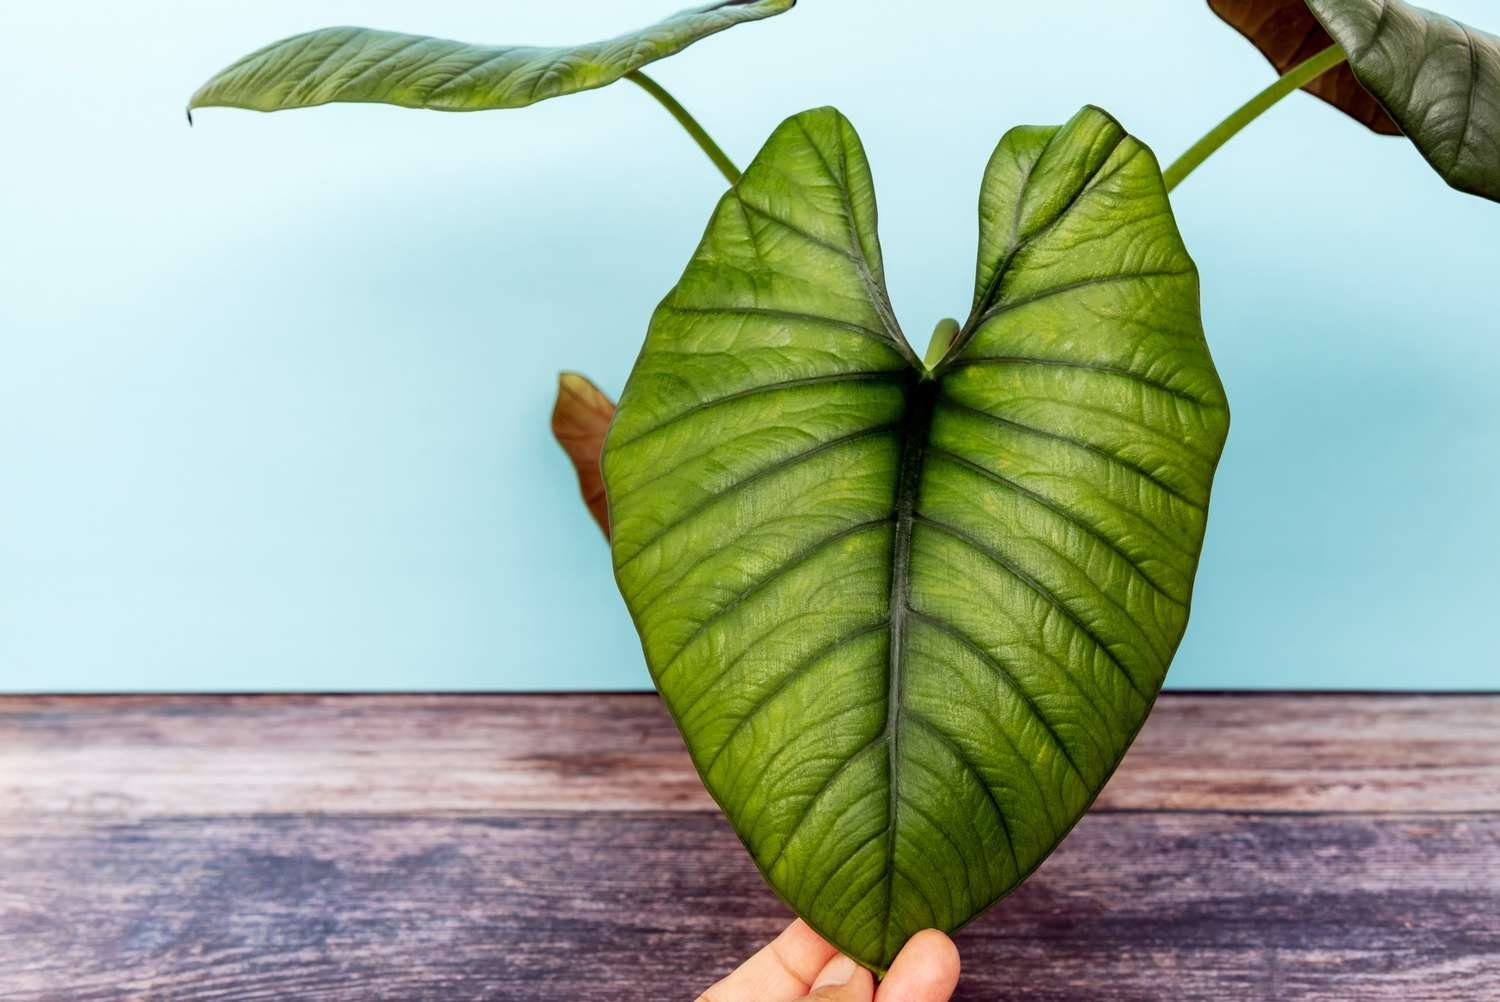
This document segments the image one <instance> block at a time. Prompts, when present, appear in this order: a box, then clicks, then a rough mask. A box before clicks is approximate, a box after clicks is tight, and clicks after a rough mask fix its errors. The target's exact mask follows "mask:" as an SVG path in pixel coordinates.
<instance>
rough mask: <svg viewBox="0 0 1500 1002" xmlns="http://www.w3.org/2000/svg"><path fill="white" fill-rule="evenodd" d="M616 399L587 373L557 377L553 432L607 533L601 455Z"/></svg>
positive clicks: (593, 514)
mask: <svg viewBox="0 0 1500 1002" xmlns="http://www.w3.org/2000/svg"><path fill="white" fill-rule="evenodd" d="M614 416H615V405H614V401H612V400H610V399H609V397H607V396H605V395H604V391H603V390H601V389H599V387H597V386H595V385H594V384H593V382H592V381H590V380H589V379H588V377H586V376H581V375H579V374H578V373H576V372H564V373H563V374H562V375H560V376H559V377H558V379H557V401H556V402H555V403H554V404H553V405H552V435H553V437H554V438H556V439H557V444H558V445H560V446H562V447H563V451H564V452H566V453H567V454H568V458H569V459H570V460H572V462H573V469H574V470H576V471H577V472H578V491H579V493H580V494H582V495H583V503H584V504H585V505H587V506H588V509H589V514H590V515H592V516H594V521H595V522H596V523H598V525H599V528H600V529H602V530H604V535H605V536H606V537H608V536H609V506H608V505H607V504H606V503H605V500H604V475H603V473H601V472H600V469H599V456H600V455H601V453H602V452H603V451H604V436H605V433H606V432H608V431H609V423H610V421H612V420H614Z"/></svg>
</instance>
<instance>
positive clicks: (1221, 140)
mask: <svg viewBox="0 0 1500 1002" xmlns="http://www.w3.org/2000/svg"><path fill="white" fill-rule="evenodd" d="M1347 58H1348V56H1346V55H1345V54H1344V50H1343V49H1341V48H1339V47H1338V46H1337V45H1331V46H1329V47H1328V48H1326V49H1324V50H1323V51H1322V52H1320V53H1318V54H1317V55H1316V56H1313V57H1312V58H1311V59H1308V60H1307V61H1306V62H1301V63H1298V64H1297V65H1296V66H1293V67H1292V68H1291V69H1290V70H1287V72H1286V76H1284V77H1282V78H1281V79H1280V80H1277V81H1276V82H1275V83H1273V84H1272V85H1271V86H1269V87H1267V88H1266V89H1265V90H1263V91H1261V92H1260V93H1259V94H1257V95H1255V96H1254V97H1252V98H1251V99H1250V100H1248V101H1246V102H1245V103H1244V104H1243V105H1241V106H1240V107H1239V108H1238V109H1236V110H1235V112H1234V114H1232V115H1230V116H1229V117H1228V118H1226V119H1224V121H1222V122H1220V123H1219V124H1218V125H1216V126H1214V127H1213V128H1212V129H1210V130H1209V132H1208V134H1207V135H1206V136H1204V137H1203V138H1202V139H1200V140H1198V141H1197V142H1196V143H1194V144H1193V145H1192V146H1190V147H1189V148H1188V151H1187V152H1186V153H1184V154H1183V155H1182V156H1180V157H1178V158H1177V161H1176V162H1175V163H1173V164H1172V166H1170V167H1168V168H1167V169H1166V172H1165V173H1164V174H1162V177H1163V178H1165V179H1166V182H1167V190H1168V191H1171V190H1172V189H1173V188H1175V187H1177V186H1178V185H1179V184H1181V183H1182V179H1183V178H1185V177H1187V176H1188V175H1189V174H1191V173H1192V172H1193V169H1194V168H1196V167H1197V166H1198V165H1199V164H1201V163H1202V162H1203V161H1205V160H1207V159H1208V158H1209V157H1210V156H1212V155H1213V152H1214V151H1215V150H1217V149H1218V148H1219V147H1220V146H1223V145H1224V144H1225V143H1227V142H1229V140H1231V139H1233V138H1234V137H1235V135H1236V134H1237V133H1238V132H1239V131H1240V130H1241V129H1243V128H1244V127H1245V126H1247V125H1249V124H1250V123H1251V122H1253V121H1255V120H1256V119H1257V118H1259V117H1260V116H1261V115H1262V114H1264V113H1265V112H1266V110H1267V109H1269V108H1270V107H1271V106H1272V105H1274V104H1275V103H1276V102H1277V101H1280V100H1281V99H1282V98H1284V97H1286V96H1287V95H1288V94H1290V93H1292V92H1293V91H1296V90H1301V89H1302V88H1303V87H1305V86H1307V85H1308V84H1310V83H1312V82H1313V81H1314V80H1316V79H1317V78H1318V77H1320V76H1322V75H1323V74H1324V73H1327V72H1328V71H1329V70H1331V69H1333V68H1334V67H1335V66H1337V65H1339V64H1340V63H1342V62H1343V61H1344V60H1345V59H1347Z"/></svg>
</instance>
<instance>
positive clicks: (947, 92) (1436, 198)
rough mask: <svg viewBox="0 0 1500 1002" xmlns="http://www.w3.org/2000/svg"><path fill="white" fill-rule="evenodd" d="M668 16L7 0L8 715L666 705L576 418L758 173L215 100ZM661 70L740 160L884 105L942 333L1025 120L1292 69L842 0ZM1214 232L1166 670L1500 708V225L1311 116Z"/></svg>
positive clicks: (1273, 135) (603, 140)
mask: <svg viewBox="0 0 1500 1002" xmlns="http://www.w3.org/2000/svg"><path fill="white" fill-rule="evenodd" d="M673 2H674V0H665V6H664V4H663V2H662V0H651V2H641V0H630V2H622V0H570V2H569V3H567V4H536V3H521V2H519V0H486V2H482V3H481V2H478V0H427V2H424V3H421V4H414V3H410V2H395V0H362V2H357V3H356V2H333V0H296V2H293V0H260V2H257V3H254V4H248V3H242V2H229V0H219V2H207V0H194V2H192V3H187V2H182V0H179V2H164V0H152V2H145V0H143V2H138V3H132V4H106V3H103V2H90V3H82V4H80V3H68V4H42V3H29V4H22V3H14V4H5V5H3V6H0V37H4V38H5V39H6V40H7V45H6V57H5V61H4V64H3V68H0V78H3V83H4V86H3V87H0V120H3V122H4V123H5V125H4V134H5V139H4V141H3V147H4V149H3V152H0V158H3V163H4V167H3V181H4V184H3V186H0V227H3V239H0V344H3V346H4V355H3V362H0V475H3V481H0V688H4V689H12V690H38V689H41V690H74V689H105V690H118V689H239V690H246V689H251V690H253V689H362V688H371V689H386V688H400V689H439V688H455V689H483V688H506V689H522V688H542V689H559V688H590V689H600V688H630V687H640V686H645V685H647V684H648V679H647V676H646V673H645V670H644V668H643V667H642V662H641V657H640V651H639V647H638V645H637V642H636V639H635V637H634V635H633V633H632V630H631V627H630V624H629V621H628V619H627V617H626V614H625V611H624V609H623V607H622V605H621V603H620V600H619V598H618V596H617V594H616V592H615V590H614V586H613V583H612V580H611V577H610V573H609V568H608V560H607V558H606V552H605V547H604V544H603V542H602V541H601V540H600V538H599V537H598V534H597V532H596V530H595V529H594V527H593V525H592V523H591V522H590V521H589V519H588V517H587V515H586V514H585V512H584V510H583V507H582V505H581V504H580V503H579V502H578V500H577V498H576V494H575V487H574V483H573V475H572V472H571V470H570V469H569V467H568V466H567V464H566V462H565V460H564V459H563V457H562V455H561V453H560V452H559V451H558V450H557V448H556V447H555V446H554V444H553V443H552V441H551V439H550V437H549V435H548V432H547V416H548V412H549V408H550V404H551V401H552V394H553V388H554V378H555V373H556V372H557V370H559V369H562V368H579V369H582V370H584V371H586V372H588V373H590V374H592V375H593V376H595V377H596V378H597V379H598V380H599V381H600V382H601V383H602V384H603V385H604V386H605V387H606V388H608V389H609V390H610V391H611V392H615V391H618V389H619V387H620V385H621V383H622V381H623V379H624V377H625V375H626V373H627V371H628V369H629V366H630V364H631V361H632V359H633V357H634V354H635V352H636V349H637V347H638V345H639V342H640V339H641V337H642V334H643V331H644V326H645V322H646V319H647V317H648V315H649V313H650V311H651V308H652V307H653V305H654V304H655V302H656V301H657V300H658V299H659V298H660V297H661V296H662V295H663V294H664V293H665V291H666V290H667V289H668V288H669V287H670V286H671V285H672V283H673V282H674V281H675V279H676V276H677V275H678V273H679V272H680V270H681V268H682V266H683V265H684V264H685V262H686V260H687V257H688V255H689V253H690V252H691V250H692V248H693V246H694V244H695V243H696V241H697V239H698V236H699V235H700V233H701V230H702V227H703V225H704V223H705V221H706V219H707V215H708V212H709V209H710V207H711V206H712V204H713V202H714V200H715V198H716V196H717V195H718V193H719V191H720V190H721V186H722V185H721V181H720V178H719V177H718V175H717V174H716V173H715V172H714V171H713V170H712V169H711V168H710V166H709V165H708V163H707V162H706V161H705V160H704V159H703V158H702V157H701V155H700V154H699V153H698V151H697V150H696V149H695V148H694V147H693V146H691V145H690V143H689V141H688V140H687V139H686V138H685V136H683V135H682V134H681V133H680V132H679V131H678V129H677V127H676V126H675V125H674V124H673V122H672V121H671V120H670V119H669V118H668V117H667V116H666V115H665V114H663V113H662V112H661V111H660V109H658V108H657V107H656V106H655V105H653V104H652V103H651V102H650V101H649V100H648V99H647V98H646V97H645V95H643V94H642V93H640V92H639V91H637V90H636V89H635V88H633V87H630V86H628V85H622V86H619V87H612V88H608V89H605V90H601V91H595V92H593V93H590V94H586V95H582V96H579V97H573V98H569V99H565V100H560V101H552V102H547V103H544V104H541V105H538V106H535V107H533V108H530V109H526V110H521V111H506V112H492V113H485V114H473V115H443V114H435V113H419V112H408V111H400V110H396V109H390V108H382V107H329V108H321V109H317V110H314V111H308V112H298V113H289V114H282V115H274V116H262V115H256V114H252V113H247V112H236V111H224V110H207V111H204V112H202V113H201V114H200V115H199V116H198V125H197V127H196V128H193V129H189V128H188V126H187V124H186V122H185V121H184V120H183V115H182V107H183V104H184V101H185V99H186V97H187V95H188V94H189V93H190V92H191V91H192V89H193V88H194V87H195V86H196V85H197V84H198V83H199V82H201V81H202V80H203V79H204V78H206V77H207V76H208V75H209V74H210V73H212V72H213V71H215V70H217V69H218V68H219V67H221V66H222V65H224V64H225V63H227V62H229V61H230V60H231V59H233V58H234V57H236V56H238V55H239V54H241V53H242V52H244V51H246V50H248V49H250V48H252V47H255V46H258V45H260V44H262V43H264V42H267V41H270V40H272V39H274V38H277V37H279V36H282V35H285V34H289V33H292V32H296V31H301V30H304V29H308V28H313V27H318V26H322V25H325V24H338V23H363V24H370V25H377V26H381V27H388V28H394V29H402V30H409V31H420V32H426V33H434V34H443V35H449V36H454V37H459V38H465V39H471V40H492V41H520V42H549V41H570V40H583V39H586V38H591V37H600V36H603V35H605V34H609V33H613V32H615V31H619V30H624V29H628V28H632V27H635V26H637V25H639V24H642V23H645V22H647V21H650V20H653V19H654V18H655V17H656V16H657V15H659V14H662V13H665V12H666V10H667V9H670V8H671V7H672V5H673ZM1445 9H1446V10H1447V11H1448V12H1449V13H1451V14H1453V15H1455V16H1457V17H1460V18H1464V19H1468V20H1471V21H1472V22H1474V23H1475V24H1476V25H1479V26H1482V27H1488V28H1490V29H1492V30H1493V29H1496V28H1500V20H1497V16H1496V13H1495V10H1494V7H1493V4H1492V3H1490V2H1487V0H1448V3H1447V4H1446V7H1445ZM654 72H656V73H657V76H658V77H659V79H661V80H662V81H663V82H664V83H665V84H666V85H667V86H669V87H671V88H673V89H674V90H676V91H677V93H678V95H679V96H680V97H681V98H682V99H683V100H684V102H685V103H687V104H688V106H689V107H690V108H692V109H693V110H694V111H695V112H697V113H698V114H699V117H700V118H701V119H702V120H703V121H704V122H705V124H706V125H707V126H708V127H709V128H710V129H712V130H713V131H714V132H715V133H716V134H717V135H718V136H719V138H720V140H721V142H722V143H723V144H724V145H725V147H726V148H727V149H728V150H729V151H730V152H731V153H732V154H733V155H734V156H735V157H736V158H737V159H739V160H740V161H741V162H742V163H743V162H745V161H747V160H748V159H749V158H750V156H751V155H753V153H754V152H755V150H756V148H757V147H758V145H759V142H760V140H761V139H762V138H763V137H764V136H765V135H766V134H767V133H768V132H769V131H770V130H771V128H772V127H773V126H774V125H775V124H776V123H777V122H778V121H779V120H781V119H782V118H783V117H785V116H786V115H788V114H790V113H793V112H795V111H797V110H800V109H802V108H805V107H809V106H812V105H817V104H825V103H827V104H835V105H837V106H839V107H840V108H841V109H842V110H843V111H844V112H845V113H846V114H848V115H849V117H850V118H851V119H852V120H853V121H854V123H855V124H856V126H857V127H858V128H859V130H860V132H861V134H862V136H863V138H864V141H865V143H866V146H867V147H868V151H869V155H870V159H871V162H872V164H873V167H874V172H875V177H876V183H877V187H878V192H879V196H880V198H881V228H882V237H883V241H884V246H885V249H886V262H887V267H888V271H889V273H890V281H891V291H892V294H893V297H894V300H895V304H896V307H897V310H898V312H899V314H900V316H901V317H902V319H903V323H904V325H905V327H906V329H907V330H909V331H915V332H921V333H922V334H923V335H925V333H926V332H927V331H928V330H930V329H931V325H932V323H933V322H934V321H935V320H937V319H938V318H939V317H942V316H946V315H951V314H961V312H962V310H963V309H964V307H965V305H966V303H967V302H968V298H969V293H970V283H971V281H972V277H971V276H972V274H973V253H974V231H975V222H974V216H975V201H976V197H977V186H978V181H979V176H980V172H981V170H982V168H983V166H984V163H985V160H986V158H987V156H988V154H989V152H990V150H991V148H992V147H993V145H994V143H995V141H996V140H997V139H998V138H999V136H1000V134H1001V133H1002V132H1003V131H1004V130H1005V129H1006V128H1008V127H1009V126H1011V125H1015V124H1018V123H1055V122H1059V121H1062V120H1063V119H1065V118H1067V117H1068V116H1069V115H1070V114H1072V112H1073V111H1074V110H1076V108H1077V107H1078V105H1080V104H1081V103H1084V102H1094V103H1098V104H1101V105H1103V106H1105V107H1107V108H1108V109H1109V110H1111V111H1112V112H1113V113H1114V114H1116V115H1117V116H1118V117H1119V118H1120V119H1121V120H1122V121H1123V122H1124V123H1125V124H1126V126H1127V127H1128V128H1130V129H1131V130H1132V131H1134V132H1135V133H1136V134H1137V135H1139V136H1141V137H1142V138H1143V139H1145V140H1146V141H1147V142H1148V143H1150V144H1151V145H1152V146H1153V147H1154V148H1155V149H1157V150H1158V152H1159V153H1160V155H1161V156H1162V158H1163V159H1164V160H1166V159H1170V158H1171V157H1173V156H1175V155H1176V154H1177V153H1179V152H1180V151H1181V150H1182V149H1183V148H1184V147H1185V146H1186V145H1187V144H1188V143H1189V142H1190V141H1191V140H1192V139H1194V138H1196V137H1197V136H1198V135H1199V134H1200V133H1201V132H1202V131H1204V130H1205V129H1207V128H1208V127H1209V126H1210V125H1212V124H1213V123H1214V122H1216V121H1217V120H1218V119H1219V118H1220V117H1222V115H1223V114H1225V113H1227V112H1228V111H1229V109H1230V108H1232V107H1233V106H1234V105H1236V104H1238V103H1239V102H1240V101H1242V100H1243V99H1245V98H1246V97H1248V96H1249V95H1250V94H1251V93H1252V92H1254V91H1255V90H1257V89H1259V88H1260V87H1261V86H1263V85H1264V84H1265V83H1266V82H1268V80H1269V79H1270V73H1269V69H1268V67H1267V66H1266V64H1265V63H1264V62H1263V61H1262V60H1261V58H1260V57H1259V55H1257V54H1256V53H1255V52H1254V51H1253V50H1252V49H1251V48H1250V47H1249V45H1248V44H1247V43H1245V42H1244V41H1243V40H1241V39H1240V38H1239V37H1238V36H1237V35H1235V34H1234V33H1232V32H1231V31H1229V30H1228V29H1226V28H1224V27H1223V26H1221V25H1220V24H1219V22H1218V21H1217V20H1216V19H1215V18H1213V17H1212V16H1211V15H1210V14H1209V13H1208V12H1207V10H1206V8H1205V6H1204V5H1203V4H1201V3H1198V2H1194V0H1135V2H1132V3H1122V4H1106V3H1102V2H1085V0H1071V2H1069V0H1054V2H1052V3H1047V4H1026V5H1020V4H997V3H990V2H980V0H932V2H930V3H927V4H923V5H912V4H909V3H895V2H875V0H862V2H859V3H856V2H853V0H804V2H803V4H802V5H801V6H800V7H799V8H798V9H796V10H794V11H793V12H791V13H790V14H787V15H785V16H784V17H781V18H779V19H774V20H771V21H768V22H765V23H762V24H757V25H751V26H747V27H744V28H740V29H737V30H735V31H732V32H729V33H727V34H725V35H720V36H718V37H716V38H713V39H711V40H709V41H706V42H704V43H702V44H701V45H699V46H698V47H696V48H694V49H692V50H690V51H689V52H687V53H685V54H684V55H682V56H680V57H678V58H676V59H674V60H671V61H670V62H667V63H664V64H661V65H660V66H659V67H658V69H657V71H654ZM1174 202H1175V205H1176V208H1177V213H1178V216H1179V219H1180V222H1181V226H1182V229H1183V230H1184V232H1185V235H1186V237H1187V241H1188V245H1189V247H1190V248H1191V249H1192V251H1193V253H1194V255H1195V257H1196V259H1197V261H1198V264H1199V267H1200V269H1201V270H1202V273H1203V300H1204V304H1203V305H1204V319H1205V324H1206V327H1207V330H1208V336H1209V340H1210V343H1211V344H1212V347H1213V350H1214V354H1215V357H1216V359H1217V361H1218V364H1219V366H1220V368H1221V370H1222V373H1223V378H1224V382H1225V384H1226V385H1227V387H1228V390H1229V392H1230V397H1231V400H1232V402H1233V407H1234V427H1233V430H1232V432H1231V435H1230V443H1229V447H1228V450H1227V452H1226V453H1225V455H1224V460H1223V464H1222V466H1221V470H1220V476H1219V482H1218V486H1217V490H1216V493H1215V497H1214V503H1213V517H1212V519H1211V523H1210V532H1209V537H1208V541H1207V545H1206V549H1205V554H1204V558H1203V564H1202V571H1201V574H1200V577H1199V583H1198V591H1197V598H1196V601H1195V608H1194V614H1193V621H1192V625H1191V627H1190V629H1189V632H1188V637H1187V639H1186V641H1185V642H1184V644H1183V647H1182V650H1181V653H1180V654H1179V655H1178V658H1177V663H1176V665H1175V666H1174V667H1173V669H1172V674H1171V679H1170V683H1171V684H1173V685H1175V686H1178V687H1206V686H1225V687H1236V688H1242V687H1352V688H1384V687H1410V688H1420V689H1433V688H1489V687H1494V686H1495V685H1496V682H1497V677H1500V669H1497V664H1496V659H1495V656H1494V647H1493V641H1492V636H1493V628H1494V623H1495V621H1496V617H1497V614H1500V586H1497V584H1496V569H1497V567H1500V528H1497V521H1500V520H1497V517H1496V516H1497V513H1500V463H1497V456H1500V339H1497V337H1496V334H1497V328H1500V321H1497V308H1496V303H1497V282H1500V241H1497V236H1500V205H1493V204H1489V203H1485V202H1481V201H1479V200H1477V199H1474V198H1470V197H1465V196H1460V195H1458V194H1456V193H1454V192H1451V191H1450V190H1448V189H1447V188H1446V187H1444V186H1443V184H1442V183H1441V182H1440V181H1439V180H1438V179H1437V178H1436V177H1435V176H1434V175H1432V174H1431V173H1430V172H1429V171H1428V169H1427V167H1426V166H1425V164H1424V163H1423V162H1422V161H1421V160H1420V159H1419V158H1418V156H1417V155H1416V154H1415V153H1414V152H1413V151H1412V150H1411V149H1409V148H1408V147H1407V145H1406V144H1405V143H1404V142H1402V141H1400V140H1393V139H1383V138H1378V137H1376V136H1374V135H1372V134H1370V133H1368V132H1366V131H1364V130H1363V129H1362V128H1360V127H1359V126H1357V125H1355V124H1354V123H1353V122H1351V121H1349V120H1347V119H1345V118H1343V117H1342V116H1340V115H1338V114H1336V113H1334V112H1332V111H1331V110H1329V109H1328V108H1326V107H1325V106H1323V105H1322V104H1320V103H1319V102H1316V101H1315V100H1313V99H1312V98H1309V97H1306V96H1303V95H1297V96H1294V97H1293V98H1292V99H1290V100H1288V101H1287V102H1286V103H1284V104H1283V105H1282V106H1281V107H1279V108H1278V109H1276V110H1275V111H1274V112H1273V113H1272V114H1271V115H1269V116H1268V117H1267V118H1265V119H1263V120H1262V121H1261V122H1259V123H1257V124H1256V125H1255V126H1253V127H1252V129H1251V130H1250V131H1248V132H1247V133H1245V134H1244V135H1242V136H1241V137H1240V138H1239V139H1237V140H1236V141H1235V142H1234V143H1233V144H1232V145H1231V146H1230V147H1229V148H1228V149H1227V150H1226V151H1225V153H1222V154H1221V155H1220V156H1219V157H1216V158H1215V159H1214V160H1212V161H1210V162H1209V163H1208V164H1207V165H1206V166H1205V167H1204V168H1202V169H1201V170H1200V171H1199V173H1198V174H1196V175H1194V176H1193V177H1192V178H1191V179H1190V180H1189V181H1188V182H1187V183H1186V184H1185V185H1184V186H1183V187H1182V188H1181V189H1179V193H1178V196H1177V197H1176V198H1175V199H1174Z"/></svg>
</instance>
